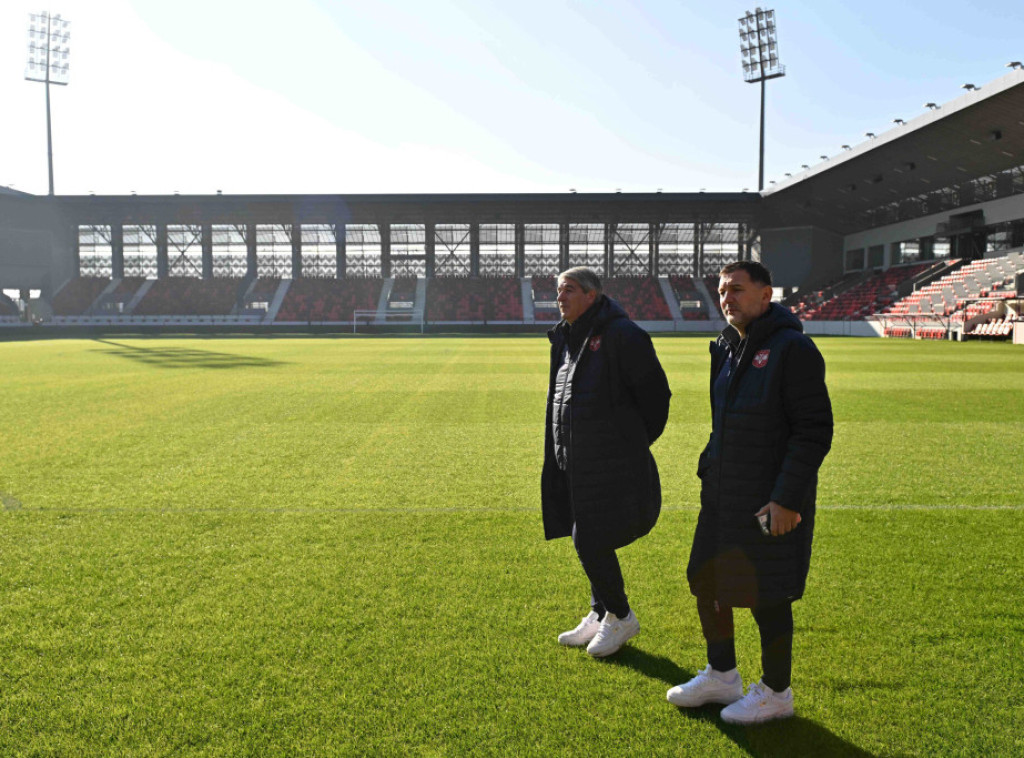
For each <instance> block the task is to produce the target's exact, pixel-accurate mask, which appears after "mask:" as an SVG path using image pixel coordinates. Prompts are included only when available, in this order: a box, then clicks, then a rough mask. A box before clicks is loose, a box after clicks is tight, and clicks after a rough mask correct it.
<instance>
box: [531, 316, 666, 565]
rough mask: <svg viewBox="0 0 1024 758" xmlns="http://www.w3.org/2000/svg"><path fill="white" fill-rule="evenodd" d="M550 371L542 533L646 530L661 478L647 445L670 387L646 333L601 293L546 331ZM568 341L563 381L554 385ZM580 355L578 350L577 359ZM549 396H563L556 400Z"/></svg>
mask: <svg viewBox="0 0 1024 758" xmlns="http://www.w3.org/2000/svg"><path fill="white" fill-rule="evenodd" d="M548 338H549V339H550V340H551V372H550V377H549V383H548V400H547V417H546V423H545V427H544V428H545V434H544V468H543V472H542V474H541V503H542V510H543V517H544V536H545V537H546V538H547V539H555V538H557V537H568V536H570V535H571V534H572V527H573V523H574V522H575V524H576V531H577V539H579V540H581V541H586V543H587V544H589V545H591V546H594V547H600V548H611V549H617V548H620V547H623V546H624V545H628V544H629V543H630V542H633V541H634V540H635V539H637V538H638V537H642V536H643V535H645V534H647V533H648V532H649V531H650V530H651V529H652V528H653V527H654V524H655V522H656V521H657V520H658V514H659V513H660V511H661V482H660V479H659V477H658V467H657V465H655V462H654V457H653V456H652V455H651V453H650V450H649V447H650V445H651V443H653V442H654V441H655V440H656V439H657V438H658V437H659V436H660V435H661V433H662V431H663V430H664V428H665V422H666V421H667V420H668V406H669V398H670V397H671V394H672V393H671V392H670V391H669V387H668V380H667V379H666V378H665V372H664V371H663V370H662V368H661V363H660V362H659V361H658V356H657V355H656V354H655V352H654V346H653V345H652V344H651V338H650V336H649V335H648V334H647V332H645V331H644V330H643V329H641V328H640V327H639V326H637V325H636V324H634V323H633V322H632V321H630V320H629V318H628V317H627V316H626V313H625V311H623V310H622V308H621V307H620V306H619V305H618V303H616V302H615V301H614V300H610V299H608V298H607V297H604V296H602V297H601V298H600V299H599V300H598V301H597V302H595V303H594V305H593V306H591V308H590V309H589V310H588V311H587V313H585V314H584V315H583V316H582V317H581V318H580V319H578V320H577V321H576V323H575V324H574V325H573V326H572V327H571V328H570V327H569V325H568V324H566V323H565V322H562V323H560V324H559V325H558V326H556V327H555V328H554V329H552V330H551V331H550V332H548ZM567 347H574V348H575V350H572V353H571V355H572V359H573V363H572V364H570V365H569V366H568V367H567V370H566V371H565V372H563V380H564V381H565V382H566V383H567V384H568V385H569V386H568V387H566V388H565V391H564V392H563V391H562V389H561V388H556V378H557V377H558V374H559V368H560V367H561V366H562V365H563V363H564V362H565V360H566V352H567ZM577 359H578V360H577ZM556 401H564V402H558V403H557V404H556ZM559 418H561V419H562V421H563V423H562V425H561V430H562V431H561V436H562V440H561V442H562V444H563V445H564V446H565V453H566V456H565V464H566V465H565V470H564V471H563V470H562V469H560V468H559V465H558V462H557V461H556V459H555V444H554V435H553V434H552V420H553V419H559Z"/></svg>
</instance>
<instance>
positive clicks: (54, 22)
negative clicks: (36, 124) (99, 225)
mask: <svg viewBox="0 0 1024 758" xmlns="http://www.w3.org/2000/svg"><path fill="white" fill-rule="evenodd" d="M28 18H29V23H28V65H27V66H26V67H25V78H26V79H27V80H29V81H32V82H44V83H45V84H46V159H47V166H48V168H49V175H50V195H51V196H52V195H53V132H52V129H51V127H50V85H51V84H59V85H62V86H66V85H67V83H68V53H69V50H70V48H69V46H68V41H69V40H70V39H71V32H69V31H68V26H70V22H69V21H68V20H67V19H65V18H61V15H60V14H59V13H58V14H56V15H51V14H50V12H49V11H43V12H42V13H30V14H29V15H28ZM37 39H38V40H39V42H38V43H37V42H36V40H37Z"/></svg>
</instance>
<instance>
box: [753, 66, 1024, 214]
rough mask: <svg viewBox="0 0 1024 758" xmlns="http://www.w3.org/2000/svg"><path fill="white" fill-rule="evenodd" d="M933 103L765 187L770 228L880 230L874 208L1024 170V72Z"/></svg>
mask: <svg viewBox="0 0 1024 758" xmlns="http://www.w3.org/2000/svg"><path fill="white" fill-rule="evenodd" d="M928 105H931V106H933V107H932V108H931V109H930V110H928V111H927V112H926V113H924V114H922V115H921V116H918V117H917V118H914V119H911V120H909V121H907V122H906V123H904V124H898V125H897V126H895V127H894V128H892V129H890V130H888V131H887V132H884V133H882V134H878V135H876V136H875V137H873V138H869V139H867V140H866V141H865V142H862V143H860V144H858V145H854V146H851V147H850V149H847V150H844V151H843V152H842V153H840V154H839V155H836V156H832V157H830V158H828V159H827V160H824V161H822V162H821V163H819V164H817V165H815V166H811V167H810V168H809V169H807V170H805V171H803V172H802V173H800V174H797V175H795V176H793V177H792V178H791V179H787V180H786V181H784V182H780V183H779V184H777V185H775V186H773V187H770V188H769V189H767V190H765V191H764V192H763V193H762V194H763V196H764V198H765V200H766V211H767V212H768V218H766V219H765V226H777V225H782V226H785V225H800V224H811V225H815V226H821V227H824V228H827V229H831V230H833V231H835V232H838V233H842V234H848V233H851V232H855V231H860V230H861V229H864V228H869V227H871V226H873V225H874V224H873V223H871V218H870V217H869V215H868V214H867V211H869V210H871V209H873V208H878V207H880V206H884V205H886V204H888V203H892V202H895V201H899V200H903V199H907V198H913V197H917V196H920V195H924V194H926V193H929V192H932V191H934V190H939V189H942V188H946V187H952V186H955V185H958V184H961V183H963V182H965V181H968V180H971V179H976V178H978V177H983V176H989V175H993V174H997V173H1000V172H1002V171H1007V170H1009V169H1013V168H1017V167H1020V166H1024V70H1020V69H1015V70H1013V71H1011V72H1010V73H1009V74H1007V75H1006V76H1003V77H1001V78H1000V79H997V80H996V81H994V82H990V83H988V84H985V85H983V86H982V87H980V88H978V89H975V90H968V91H967V92H966V93H965V94H963V95H961V96H960V97H958V98H956V99H955V100H952V101H950V102H948V103H942V104H934V103H932V104H928ZM928 105H926V106H925V107H928Z"/></svg>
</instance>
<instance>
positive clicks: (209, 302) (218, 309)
mask: <svg viewBox="0 0 1024 758" xmlns="http://www.w3.org/2000/svg"><path fill="white" fill-rule="evenodd" d="M243 281H244V280H243V279H237V278H222V279H192V278H187V277H169V278H167V279H158V280H156V282H155V283H154V284H153V286H152V287H151V288H150V289H149V292H147V293H146V294H145V296H144V297H143V298H142V300H140V301H139V303H138V305H136V306H135V308H134V309H133V314H132V315H136V316H226V315H229V314H230V313H231V311H232V310H233V309H234V307H235V305H236V303H237V302H238V296H239V292H238V291H239V288H240V287H241V286H242V283H243Z"/></svg>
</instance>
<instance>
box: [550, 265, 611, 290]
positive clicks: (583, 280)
mask: <svg viewBox="0 0 1024 758" xmlns="http://www.w3.org/2000/svg"><path fill="white" fill-rule="evenodd" d="M558 278H559V279H572V280H573V281H574V282H576V283H577V284H579V285H580V287H582V288H583V291H584V292H594V291H596V292H597V294H598V295H600V294H601V279H600V278H599V277H598V275H597V274H596V273H595V272H594V270H593V269H591V268H587V267H586V266H574V267H573V268H569V269H566V270H565V271H563V272H562V273H561V274H559V275H558Z"/></svg>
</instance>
